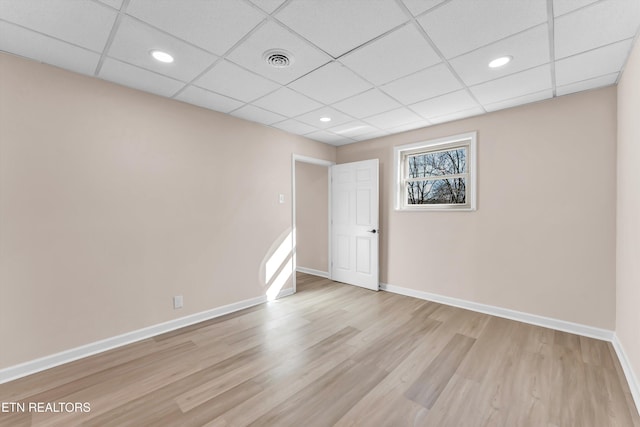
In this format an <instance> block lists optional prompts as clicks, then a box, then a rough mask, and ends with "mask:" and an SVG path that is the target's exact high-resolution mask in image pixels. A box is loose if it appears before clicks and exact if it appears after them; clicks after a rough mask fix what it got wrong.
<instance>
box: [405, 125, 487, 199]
mask: <svg viewBox="0 0 640 427" xmlns="http://www.w3.org/2000/svg"><path fill="white" fill-rule="evenodd" d="M457 148H466V149H467V172H466V174H465V177H466V178H467V181H466V198H467V203H464V204H433V205H432V204H424V205H409V204H407V200H406V194H407V179H406V177H407V158H408V157H409V156H411V155H415V154H418V153H430V152H437V151H445V150H446V151H448V150H455V149H457ZM476 150H477V132H468V133H462V134H459V135H453V136H447V137H444V138H438V139H432V140H429V141H421V142H416V143H413V144H406V145H399V146H397V147H394V149H393V154H394V156H393V157H394V164H395V174H394V177H395V186H394V187H395V210H397V211H475V210H476V206H477V197H476V194H477V161H476V157H477V156H476ZM456 176H458V175H456Z"/></svg>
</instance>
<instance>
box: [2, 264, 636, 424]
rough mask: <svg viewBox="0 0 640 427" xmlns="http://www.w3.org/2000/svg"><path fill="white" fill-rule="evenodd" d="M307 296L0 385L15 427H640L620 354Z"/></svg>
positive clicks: (430, 313) (321, 283)
mask: <svg viewBox="0 0 640 427" xmlns="http://www.w3.org/2000/svg"><path fill="white" fill-rule="evenodd" d="M297 286H298V293H296V294H295V295H293V296H290V297H287V298H284V299H280V300H277V301H272V302H269V303H266V304H260V305H257V306H254V307H251V308H249V309H246V310H241V311H238V312H236V313H232V314H230V315H227V316H221V317H218V318H216V319H212V320H209V321H205V322H201V323H198V324H196V325H191V326H188V327H186V328H182V329H178V330H175V331H171V332H168V333H166V334H163V335H160V336H157V337H154V338H150V339H147V340H142V341H140V342H137V343H134V344H131V345H128V346H124V347H121V348H118V349H114V350H111V351H108V352H105V353H102V354H97V355H95V356H91V357H88V358H86V359H83V360H78V361H76V362H72V363H69V364H66V365H63V366H59V367H56V368H53V369H50V370H48V371H43V372H41V373H38V374H35V375H32V376H29V377H26V378H23V379H20V380H16V381H12V382H9V383H6V384H3V385H0V401H2V402H25V403H26V402H34V401H47V402H61V401H78V402H85V401H86V402H89V403H90V404H91V412H89V413H20V412H13V413H6V412H4V413H3V412H0V426H1V427H5V426H7V427H9V426H10V427H15V426H46V427H55V426H65V427H67V426H71V427H73V426H80V425H82V426H89V427H91V426H94V427H97V426H100V427H103V426H162V427H167V426H169V427H172V426H176V427H177V426H180V427H184V426H207V427H232V426H233V427H244V426H248V425H254V426H285V427H288V426H296V427H297V426H304V427H312V426H331V425H336V426H338V427H344V426H365V427H370V426H376V427H379V426H382V427H385V426H389V427H391V426H393V427H402V426H437V427H460V426H469V427H476V426H477V427H480V426H482V427H487V426H503V427H529V426H530V427H560V426H562V427H567V426H569V427H573V426H576V427H578V426H579V427H605V426H606V427H609V426H619V427H640V421H639V418H640V417H638V414H637V412H636V409H635V407H634V403H633V401H632V398H631V394H630V391H629V387H628V385H627V383H626V380H625V378H624V373H623V372H622V368H621V366H620V363H619V361H618V359H617V356H616V354H615V351H614V350H613V347H612V346H611V344H609V343H606V342H603V341H598V340H594V339H591V338H585V337H579V336H576V335H573V334H568V333H565V332H559V331H553V330H550V329H546V328H541V327H537V326H533V325H528V324H523V323H520V322H515V321H511V320H507V319H502V318H497V317H493V316H489V315H485V314H481V313H475V312H472V311H468V310H462V309H459V308H455V307H450V306H445V305H442V304H438V303H434V302H428V301H424V300H418V299H415V298H410V297H406V296H401V295H395V294H391V293H388V292H371V291H369V290H366V289H362V288H359V287H355V286H348V285H344V284H340V283H336V282H332V281H330V280H328V279H324V278H318V277H314V276H310V275H305V274H298V282H297Z"/></svg>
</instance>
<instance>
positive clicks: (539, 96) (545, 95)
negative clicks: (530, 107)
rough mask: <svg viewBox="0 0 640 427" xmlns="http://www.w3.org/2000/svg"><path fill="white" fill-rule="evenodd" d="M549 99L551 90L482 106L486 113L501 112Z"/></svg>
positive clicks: (551, 93)
mask: <svg viewBox="0 0 640 427" xmlns="http://www.w3.org/2000/svg"><path fill="white" fill-rule="evenodd" d="M549 98H553V91H552V90H551V89H545V90H543V91H540V92H535V93H529V94H527V95H523V96H518V97H516V98H511V99H507V100H504V101H498V102H495V103H493V104H487V105H485V106H484V108H485V110H487V111H497V110H503V109H505V108H511V107H516V106H518V105H523V104H529V103H531V102H537V101H542V100H544V99H549Z"/></svg>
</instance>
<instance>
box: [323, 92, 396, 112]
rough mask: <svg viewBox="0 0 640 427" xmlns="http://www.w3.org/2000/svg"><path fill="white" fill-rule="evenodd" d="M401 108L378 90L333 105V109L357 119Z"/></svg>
mask: <svg viewBox="0 0 640 427" xmlns="http://www.w3.org/2000/svg"><path fill="white" fill-rule="evenodd" d="M400 106H401V105H400V104H399V103H398V102H397V101H395V100H393V99H391V98H390V97H389V96H388V95H385V94H384V93H382V92H380V91H379V90H378V89H371V90H368V91H366V92H364V93H361V94H359V95H355V96H352V97H351V98H349V99H345V100H344V101H340V102H337V103H335V104H333V105H332V107H335V108H337V109H338V110H340V111H343V112H345V113H347V114H349V115H351V116H353V117H357V118H363V117H368V116H372V115H374V114H378V113H383V112H385V111H389V110H393V109H395V108H398V107H400Z"/></svg>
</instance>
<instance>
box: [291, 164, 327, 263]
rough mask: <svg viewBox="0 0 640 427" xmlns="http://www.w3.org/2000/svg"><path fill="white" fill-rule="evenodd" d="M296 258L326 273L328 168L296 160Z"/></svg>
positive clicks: (298, 261)
mask: <svg viewBox="0 0 640 427" xmlns="http://www.w3.org/2000/svg"><path fill="white" fill-rule="evenodd" d="M296 235H297V246H296V261H297V264H298V267H303V268H307V269H313V270H318V271H321V272H325V273H326V272H328V270H329V267H328V265H329V262H328V251H329V248H328V242H329V169H328V168H327V167H326V166H320V165H315V164H311V163H304V162H296Z"/></svg>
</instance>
